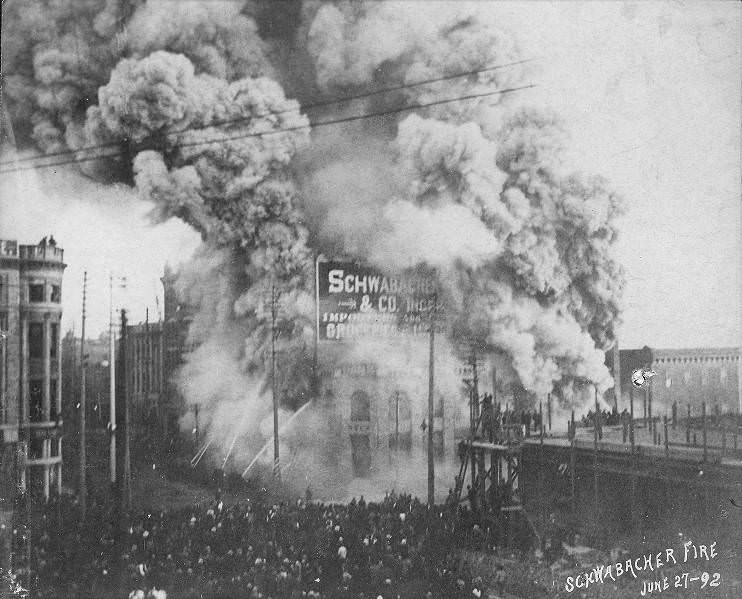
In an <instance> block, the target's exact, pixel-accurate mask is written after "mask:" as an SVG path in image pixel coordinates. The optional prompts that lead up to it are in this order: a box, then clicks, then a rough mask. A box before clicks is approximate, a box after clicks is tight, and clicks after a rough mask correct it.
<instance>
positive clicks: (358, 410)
mask: <svg viewBox="0 0 742 599" xmlns="http://www.w3.org/2000/svg"><path fill="white" fill-rule="evenodd" d="M350 419H351V420H353V421H362V422H363V421H369V420H371V400H370V398H369V396H368V394H366V392H364V391H356V392H355V393H353V395H351V397H350Z"/></svg>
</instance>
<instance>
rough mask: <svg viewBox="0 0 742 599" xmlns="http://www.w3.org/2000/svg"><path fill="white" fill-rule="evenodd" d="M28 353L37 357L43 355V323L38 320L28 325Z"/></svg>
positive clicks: (32, 356) (31, 356)
mask: <svg viewBox="0 0 742 599" xmlns="http://www.w3.org/2000/svg"><path fill="white" fill-rule="evenodd" d="M28 355H29V357H30V358H37V359H38V358H43V357H44V325H43V324H42V323H40V322H32V323H31V324H29V325H28Z"/></svg>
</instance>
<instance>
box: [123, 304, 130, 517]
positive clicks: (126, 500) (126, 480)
mask: <svg viewBox="0 0 742 599" xmlns="http://www.w3.org/2000/svg"><path fill="white" fill-rule="evenodd" d="M126 353H127V352H126V310H124V309H122V310H121V395H122V400H123V402H124V476H123V484H122V486H121V504H122V506H123V508H124V511H125V512H127V513H128V512H129V510H130V508H131V446H130V438H131V431H130V418H129V394H128V388H127V387H128V384H127V383H128V377H127V372H126Z"/></svg>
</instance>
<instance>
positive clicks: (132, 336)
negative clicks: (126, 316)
mask: <svg viewBox="0 0 742 599" xmlns="http://www.w3.org/2000/svg"><path fill="white" fill-rule="evenodd" d="M162 328H163V327H162V323H161V322H155V323H150V322H146V323H144V324H137V325H130V326H128V327H127V329H126V370H127V372H126V376H127V377H128V380H127V386H126V389H127V393H128V396H129V402H130V403H129V409H130V417H131V418H132V421H133V422H134V423H135V424H137V425H141V424H145V423H146V424H151V425H155V426H158V427H164V426H165V424H166V422H167V415H166V413H165V407H166V406H165V402H164V398H165V393H164V388H165V385H164V375H165V373H164V370H163V360H162V356H163V353H164V352H163V349H164V338H163V335H162Z"/></svg>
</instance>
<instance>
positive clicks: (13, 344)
mask: <svg viewBox="0 0 742 599" xmlns="http://www.w3.org/2000/svg"><path fill="white" fill-rule="evenodd" d="M65 266H66V265H65V264H64V251H63V250H62V248H60V247H57V245H56V244H55V243H54V241H53V238H52V239H51V240H50V241H49V242H47V240H46V238H44V239H43V240H42V242H41V243H39V244H38V245H19V244H18V243H17V242H16V241H10V240H0V329H2V339H1V340H2V343H0V431H1V432H2V441H3V445H6V444H17V446H18V449H19V453H22V454H23V459H22V460H21V465H20V467H19V470H20V472H19V479H20V480H19V481H18V482H19V485H20V487H21V488H23V489H25V490H27V491H28V492H30V494H31V496H32V497H36V498H44V499H48V498H49V496H50V495H51V494H52V493H61V490H62V384H61V374H62V338H61V335H60V326H61V323H60V321H61V317H62V303H61V302H62V275H63V273H64V269H65Z"/></svg>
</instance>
